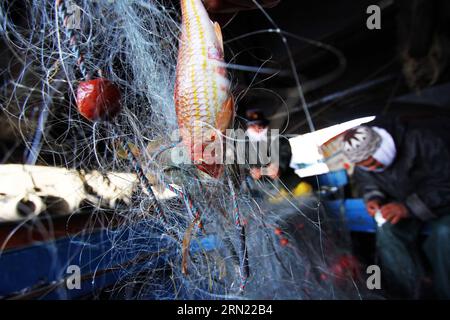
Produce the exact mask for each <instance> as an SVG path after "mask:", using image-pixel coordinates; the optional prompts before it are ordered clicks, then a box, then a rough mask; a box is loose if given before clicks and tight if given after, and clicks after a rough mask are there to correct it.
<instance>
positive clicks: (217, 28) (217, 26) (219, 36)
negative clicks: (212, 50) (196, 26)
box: [213, 22, 223, 52]
mask: <svg viewBox="0 0 450 320" xmlns="http://www.w3.org/2000/svg"><path fill="white" fill-rule="evenodd" d="M213 25H214V31H215V32H216V36H217V39H218V40H219V43H220V48H221V49H222V52H223V37H222V29H221V28H220V24H218V23H217V22H213Z"/></svg>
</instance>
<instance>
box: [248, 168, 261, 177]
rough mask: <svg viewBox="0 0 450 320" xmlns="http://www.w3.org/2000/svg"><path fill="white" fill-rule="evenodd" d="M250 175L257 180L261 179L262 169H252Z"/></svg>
mask: <svg viewBox="0 0 450 320" xmlns="http://www.w3.org/2000/svg"><path fill="white" fill-rule="evenodd" d="M250 175H251V176H252V178H253V179H255V180H259V179H261V169H260V168H251V169H250Z"/></svg>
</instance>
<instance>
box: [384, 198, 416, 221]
mask: <svg viewBox="0 0 450 320" xmlns="http://www.w3.org/2000/svg"><path fill="white" fill-rule="evenodd" d="M381 215H382V216H383V218H385V219H386V220H387V221H389V222H390V223H392V224H396V223H397V222H399V221H400V220H402V219H405V218H408V217H409V212H408V208H407V207H406V206H405V205H404V204H403V203H400V202H391V203H388V204H386V205H384V206H382V207H381Z"/></svg>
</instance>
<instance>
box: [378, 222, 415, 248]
mask: <svg viewBox="0 0 450 320" xmlns="http://www.w3.org/2000/svg"><path fill="white" fill-rule="evenodd" d="M420 225H421V224H420V223H419V222H417V221H414V220H408V221H400V222H399V223H397V224H391V223H389V222H386V223H384V224H383V225H382V226H381V227H380V228H378V230H377V245H378V246H390V245H393V244H394V243H396V242H402V243H412V242H414V241H416V240H417V236H418V234H419V231H420Z"/></svg>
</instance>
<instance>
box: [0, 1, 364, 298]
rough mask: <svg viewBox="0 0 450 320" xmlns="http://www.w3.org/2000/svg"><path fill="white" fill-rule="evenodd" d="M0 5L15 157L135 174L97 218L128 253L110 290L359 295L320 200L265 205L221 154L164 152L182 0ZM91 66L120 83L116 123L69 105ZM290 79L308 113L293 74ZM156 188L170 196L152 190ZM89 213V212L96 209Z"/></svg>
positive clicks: (123, 293) (126, 294)
mask: <svg viewBox="0 0 450 320" xmlns="http://www.w3.org/2000/svg"><path fill="white" fill-rule="evenodd" d="M19 8H20V10H19ZM258 8H259V10H260V12H261V17H262V19H266V20H267V21H269V22H270V23H272V25H273V26H274V28H273V29H271V30H269V31H267V32H271V33H273V32H275V33H278V34H279V36H280V39H282V40H286V39H285V38H284V35H283V33H282V31H281V30H279V29H278V28H277V26H276V22H275V21H273V20H272V19H271V18H270V15H269V13H270V12H269V13H268V11H265V10H264V9H263V8H262V7H260V6H257V9H258ZM0 14H1V26H0V32H1V33H2V36H3V39H4V43H5V44H6V46H7V48H8V49H7V52H9V53H10V54H11V55H12V57H11V60H10V63H9V65H7V66H6V68H5V69H4V70H3V71H2V73H3V79H4V83H3V85H2V88H1V90H2V94H1V99H2V105H3V107H2V108H3V114H4V115H3V117H2V118H3V119H6V120H2V121H5V128H10V129H9V130H11V132H14V135H15V136H16V137H17V138H18V139H19V140H20V141H21V143H23V144H24V145H25V150H26V153H25V154H24V155H23V158H22V159H20V157H22V156H21V154H19V156H17V157H18V159H19V160H20V161H22V162H24V163H26V164H30V165H35V164H41V165H47V166H58V167H63V168H67V169H76V170H79V171H81V172H90V171H92V170H97V171H99V172H101V173H105V174H106V173H108V172H121V173H132V174H134V175H136V176H137V177H138V178H139V179H138V180H139V182H138V183H137V187H136V189H135V191H134V193H133V196H132V197H131V199H130V201H129V202H128V203H126V204H124V203H122V204H120V205H117V206H116V207H115V208H114V209H113V210H112V211H113V212H112V216H113V218H111V220H108V222H105V223H104V225H103V227H104V229H105V230H106V236H107V238H108V239H109V241H110V243H111V247H110V248H109V249H108V254H109V256H110V258H109V259H111V260H112V259H113V258H114V257H118V256H120V257H125V258H126V259H125V260H128V261H132V262H131V263H128V264H126V265H123V267H122V269H121V270H118V273H119V274H120V276H119V278H118V280H117V281H116V283H115V285H114V286H113V287H112V288H110V289H109V293H110V296H111V297H114V298H128V299H137V298H141V299H189V298H203V299H227V298H243V299H247V298H252V299H253V298H256V299H283V298H288V299H353V298H358V299H359V298H363V297H364V296H365V294H366V293H364V292H365V290H364V289H363V288H364V286H365V283H364V282H362V280H361V278H360V275H359V273H358V272H356V271H355V272H353V271H351V272H348V271H344V272H340V273H336V272H335V269H333V268H335V266H336V263H337V261H339V257H342V255H343V254H344V255H345V253H346V252H348V245H349V241H348V239H349V237H348V234H347V233H346V231H344V230H343V229H341V228H337V227H336V224H335V221H333V220H331V219H329V218H327V216H326V214H325V212H324V210H323V206H322V205H321V202H320V201H319V199H316V198H315V197H309V198H293V197H288V198H286V199H284V201H281V203H277V204H271V203H269V202H267V201H265V200H261V199H256V198H255V197H253V196H252V194H251V192H250V191H249V190H248V188H246V187H245V183H244V182H245V175H243V174H242V172H243V171H245V169H246V165H245V164H244V165H240V166H236V165H227V166H225V172H224V174H223V175H222V176H221V177H220V178H219V179H212V178H210V177H208V176H206V175H204V174H202V173H200V172H199V171H198V170H197V169H196V168H195V167H194V166H192V165H189V164H186V165H184V164H174V163H172V162H170V161H167V157H168V155H170V154H171V153H172V152H174V150H177V148H178V140H177V139H178V137H177V135H176V134H174V132H176V130H177V121H176V114H175V107H174V99H173V96H174V82H175V72H176V63H177V59H176V55H177V48H178V39H179V34H180V21H181V17H180V11H179V5H178V4H177V2H176V1H174V2H169V1H162V0H151V1H148V0H98V1H92V0H80V1H74V0H64V1H56V2H55V1H50V0H49V1H42V0H32V1H23V2H22V1H6V2H5V1H3V2H2V4H1V10H0ZM261 33H264V32H261ZM240 36H251V35H240ZM225 40H226V39H225ZM285 43H286V50H289V46H288V45H287V41H285ZM289 57H290V59H291V60H292V57H291V56H290V55H289ZM294 71H295V68H294ZM230 72H231V73H233V71H232V70H231V69H230ZM96 77H101V78H104V79H108V80H109V81H111V82H112V83H115V84H116V85H117V86H118V87H119V89H120V92H121V104H122V109H121V111H120V113H119V114H118V116H117V117H115V118H114V119H112V120H110V121H96V122H92V121H88V120H86V119H84V118H83V117H82V116H81V115H80V114H79V112H78V111H77V107H76V89H77V87H78V85H79V84H80V82H81V81H82V80H83V79H86V78H91V79H92V78H96ZM236 78H237V77H235V76H233V77H232V79H234V80H236ZM291 79H292V83H293V84H294V85H295V87H296V88H297V89H298V92H299V93H300V98H301V99H300V102H301V104H302V106H304V107H305V110H306V102H305V101H304V98H303V94H302V87H301V86H300V80H299V77H298V75H297V74H296V72H292V74H291ZM234 80H233V81H234ZM234 85H235V84H234ZM237 104H238V106H239V101H237ZM306 117H307V120H308V122H309V123H310V127H311V128H312V129H313V128H314V127H313V124H312V121H311V119H310V118H309V114H308V113H306ZM5 130H6V129H5ZM14 152H15V151H14ZM14 152H12V153H11V156H13V155H14V154H15V153H14ZM17 152H19V151H17ZM19 160H18V161H19ZM20 161H19V162H20ZM105 179H106V175H105ZM150 186H152V187H150ZM163 190H166V191H167V190H169V191H167V192H168V194H169V196H167V197H161V196H159V195H160V194H161V192H162V191H163ZM155 194H157V196H155ZM80 210H81V209H80ZM91 210H92V211H93V216H94V214H95V213H96V212H97V213H98V212H103V211H104V209H102V208H101V207H95V206H93V207H92V208H91ZM72 214H73V215H76V214H77V212H76V211H75V212H72ZM113 220H114V222H112V221H113ZM84 232H89V228H86V230H84ZM85 241H86V246H87V247H88V246H89V245H92V243H89V240H85ZM80 254H82V253H80ZM111 257H112V258H111ZM106 264H107V261H106ZM344 269H345V268H344ZM94 280H95V279H93V281H94Z"/></svg>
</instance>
